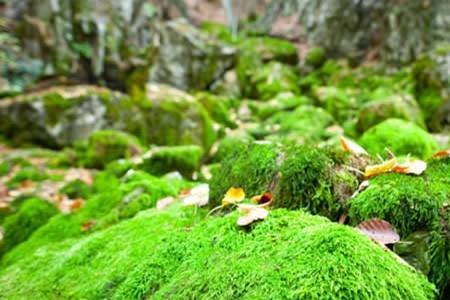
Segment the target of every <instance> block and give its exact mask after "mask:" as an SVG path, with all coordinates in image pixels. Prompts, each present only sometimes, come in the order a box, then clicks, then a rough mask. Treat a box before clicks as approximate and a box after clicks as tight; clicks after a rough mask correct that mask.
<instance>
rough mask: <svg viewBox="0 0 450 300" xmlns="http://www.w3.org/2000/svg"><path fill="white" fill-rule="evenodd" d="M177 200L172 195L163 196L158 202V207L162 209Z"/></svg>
mask: <svg viewBox="0 0 450 300" xmlns="http://www.w3.org/2000/svg"><path fill="white" fill-rule="evenodd" d="M174 202H175V198H174V197H172V196H169V197H165V198H162V199H160V200H158V202H156V209H159V210H162V209H164V208H166V207H168V206H169V205H172V204H173V203H174Z"/></svg>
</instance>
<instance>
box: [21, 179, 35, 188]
mask: <svg viewBox="0 0 450 300" xmlns="http://www.w3.org/2000/svg"><path fill="white" fill-rule="evenodd" d="M35 186H36V183H35V182H33V181H31V180H24V181H22V182H21V183H20V184H19V189H21V190H29V189H33V188H34V187H35Z"/></svg>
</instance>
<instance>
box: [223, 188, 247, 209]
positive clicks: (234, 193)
mask: <svg viewBox="0 0 450 300" xmlns="http://www.w3.org/2000/svg"><path fill="white" fill-rule="evenodd" d="M244 199H245V192H244V190H243V189H242V188H235V187H232V188H230V189H229V190H228V191H227V193H226V194H225V197H224V198H223V199H222V206H227V205H231V204H236V203H238V202H241V201H242V200H244Z"/></svg>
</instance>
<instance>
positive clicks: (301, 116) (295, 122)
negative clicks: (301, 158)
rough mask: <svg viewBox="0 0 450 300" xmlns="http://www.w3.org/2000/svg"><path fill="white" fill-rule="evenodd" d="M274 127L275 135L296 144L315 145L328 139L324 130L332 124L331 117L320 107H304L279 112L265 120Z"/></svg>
mask: <svg viewBox="0 0 450 300" xmlns="http://www.w3.org/2000/svg"><path fill="white" fill-rule="evenodd" d="M267 124H268V125H269V126H276V127H278V130H276V132H275V133H276V135H278V136H281V137H286V138H287V140H288V141H291V142H292V141H295V142H296V143H298V144H308V143H317V142H320V141H321V140H324V139H326V138H328V137H330V135H329V133H327V132H326V130H325V129H326V128H327V127H329V126H331V125H333V124H334V119H333V117H332V116H331V115H330V114H329V113H327V112H326V111H325V110H323V109H322V108H320V107H315V106H311V105H304V106H300V107H298V108H297V109H296V110H294V111H292V112H280V113H277V114H275V115H274V116H273V117H271V118H270V119H269V120H267Z"/></svg>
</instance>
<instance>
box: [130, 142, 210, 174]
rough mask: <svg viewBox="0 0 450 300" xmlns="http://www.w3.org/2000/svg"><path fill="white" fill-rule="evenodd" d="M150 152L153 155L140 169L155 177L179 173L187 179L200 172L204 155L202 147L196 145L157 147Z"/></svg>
mask: <svg viewBox="0 0 450 300" xmlns="http://www.w3.org/2000/svg"><path fill="white" fill-rule="evenodd" d="M150 151H151V155H150V156H149V157H148V158H144V160H143V162H142V164H140V165H139V166H138V168H139V169H142V170H145V171H147V172H149V173H152V174H154V175H163V174H166V173H169V172H173V171H178V172H180V173H181V175H183V176H184V177H186V178H191V177H192V175H193V174H194V172H196V171H199V170H200V167H201V163H202V158H203V154H204V152H203V149H202V147H200V146H195V145H186V146H165V147H157V148H155V149H152V150H150Z"/></svg>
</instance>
